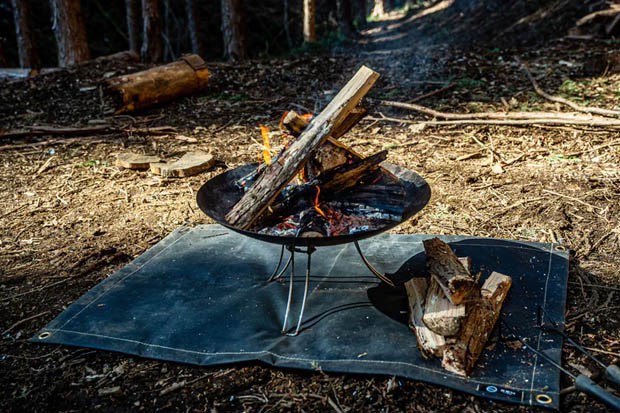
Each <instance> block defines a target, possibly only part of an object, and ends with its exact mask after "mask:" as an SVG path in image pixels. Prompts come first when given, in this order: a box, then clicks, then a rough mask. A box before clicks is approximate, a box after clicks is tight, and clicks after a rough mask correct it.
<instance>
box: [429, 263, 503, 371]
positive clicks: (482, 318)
mask: <svg viewBox="0 0 620 413" xmlns="http://www.w3.org/2000/svg"><path fill="white" fill-rule="evenodd" d="M511 284H512V279H511V278H510V277H508V276H507V275H503V274H500V273H497V272H493V273H492V274H491V275H490V276H489V278H488V279H487V280H486V281H485V283H484V284H483V285H482V289H481V291H480V296H479V297H478V299H476V300H475V301H472V302H470V303H469V304H468V306H467V307H468V308H467V318H466V319H465V321H464V322H463V327H462V328H461V331H460V332H459V334H458V336H457V337H456V342H455V343H454V344H450V345H448V346H446V349H445V351H444V354H443V359H442V361H441V365H442V367H443V368H445V369H446V370H448V371H451V372H453V373H456V374H459V375H462V376H469V375H470V374H471V372H472V371H473V368H474V365H475V364H476V361H477V360H478V358H479V357H480V354H481V353H482V350H483V349H484V346H485V344H486V342H487V340H488V338H489V336H490V334H491V332H492V331H493V327H494V326H495V323H496V322H497V319H498V318H499V315H500V311H501V308H502V304H503V303H504V300H505V299H506V296H507V295H508V290H509V289H510V286H511Z"/></svg>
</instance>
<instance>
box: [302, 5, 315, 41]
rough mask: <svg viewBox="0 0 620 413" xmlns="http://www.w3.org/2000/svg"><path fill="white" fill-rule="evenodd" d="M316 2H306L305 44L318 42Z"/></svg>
mask: <svg viewBox="0 0 620 413" xmlns="http://www.w3.org/2000/svg"><path fill="white" fill-rule="evenodd" d="M314 6H315V5H314V0H304V42H306V43H314V42H316V29H315V23H314V22H315V14H314V11H315V7H314Z"/></svg>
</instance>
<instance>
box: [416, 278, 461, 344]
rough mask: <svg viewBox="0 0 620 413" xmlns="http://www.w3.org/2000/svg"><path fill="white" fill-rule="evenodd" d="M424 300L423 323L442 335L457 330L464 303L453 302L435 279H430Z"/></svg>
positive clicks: (447, 334) (454, 332)
mask: <svg viewBox="0 0 620 413" xmlns="http://www.w3.org/2000/svg"><path fill="white" fill-rule="evenodd" d="M429 284H430V285H429V288H428V291H427V293H426V301H425V302H424V316H423V317H422V320H423V321H424V324H425V325H426V326H427V327H428V328H429V329H431V330H432V331H433V332H435V333H437V334H440V335H442V336H453V335H455V334H456V333H458V332H459V329H460V328H461V323H462V321H463V319H464V318H465V304H459V305H456V304H453V303H452V302H450V300H449V299H448V297H446V294H445V293H444V292H443V290H442V289H441V287H440V286H439V283H438V282H437V280H436V279H435V278H433V277H431V279H430V283H429Z"/></svg>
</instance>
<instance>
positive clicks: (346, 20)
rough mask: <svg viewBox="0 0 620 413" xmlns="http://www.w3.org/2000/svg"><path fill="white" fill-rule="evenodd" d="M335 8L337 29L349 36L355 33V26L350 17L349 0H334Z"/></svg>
mask: <svg viewBox="0 0 620 413" xmlns="http://www.w3.org/2000/svg"><path fill="white" fill-rule="evenodd" d="M336 10H337V13H338V31H340V33H341V34H342V35H344V36H346V37H351V36H352V35H353V34H354V33H355V26H353V20H352V18H351V0H336Z"/></svg>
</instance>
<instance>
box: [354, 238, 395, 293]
mask: <svg viewBox="0 0 620 413" xmlns="http://www.w3.org/2000/svg"><path fill="white" fill-rule="evenodd" d="M353 243H354V244H355V248H357V252H359V254H360V257H362V261H364V264H366V266H367V267H368V269H369V270H370V272H372V273H373V274H374V275H376V276H377V278H379V279H380V280H381V281H383V282H384V283H386V284H388V285H389V286H391V287H394V283H393V282H392V280H390V279H389V278H388V277H387V276H386V275H385V274H381V273H380V272H379V271H377V270H375V267H373V266H372V264H371V263H370V262H369V261H368V259H367V258H366V257H365V256H364V254H363V253H362V250H361V248H360V244H359V243H358V242H357V241H353Z"/></svg>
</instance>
